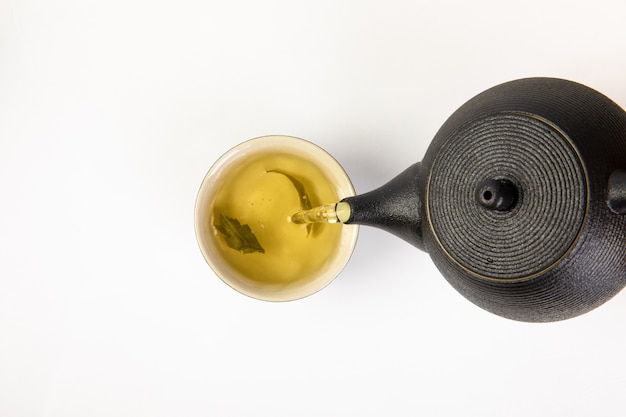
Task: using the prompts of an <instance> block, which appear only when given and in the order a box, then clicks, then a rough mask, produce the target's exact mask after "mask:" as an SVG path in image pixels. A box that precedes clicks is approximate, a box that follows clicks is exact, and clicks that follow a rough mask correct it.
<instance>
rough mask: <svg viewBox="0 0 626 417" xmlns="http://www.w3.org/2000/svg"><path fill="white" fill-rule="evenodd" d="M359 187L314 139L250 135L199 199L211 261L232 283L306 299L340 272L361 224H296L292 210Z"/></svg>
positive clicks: (198, 221) (254, 292)
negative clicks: (252, 137) (292, 217)
mask: <svg viewBox="0 0 626 417" xmlns="http://www.w3.org/2000/svg"><path fill="white" fill-rule="evenodd" d="M354 195H355V192H354V188H353V186H352V183H351V181H350V179H349V177H348V175H347V174H346V172H345V171H344V169H343V168H342V167H341V165H340V164H339V163H338V162H337V161H336V160H335V159H334V158H333V157H332V156H331V155H329V154H328V153H327V152H326V151H324V150H323V149H322V148H320V147H318V146H316V145H314V144H313V143H311V142H308V141H306V140H303V139H299V138H295V137H290V136H263V137H259V138H256V139H251V140H249V141H246V142H243V143H241V144H239V145H237V146H235V147H234V148H232V149H231V150H229V151H228V152H226V153H225V154H224V155H223V156H222V157H220V158H219V160H218V161H217V162H215V164H214V165H213V166H212V167H211V168H210V170H209V171H208V173H207V174H206V176H205V178H204V180H203V182H202V184H201V186H200V189H199V191H198V195H197V199H196V205H195V232H196V238H197V241H198V244H199V246H200V250H201V251H202V254H203V256H204V258H205V260H206V261H207V263H208V264H209V266H210V267H211V269H212V270H213V271H214V272H215V273H216V274H217V275H218V276H219V277H220V278H221V279H222V281H224V282H225V283H226V284H228V285H229V286H231V287H232V288H233V289H235V290H237V291H239V292H241V293H243V294H245V295H248V296H250V297H253V298H256V299H260V300H266V301H288V300H295V299H299V298H302V297H306V296H308V295H311V294H313V293H315V292H317V291H318V290H320V289H322V288H323V287H325V286H326V285H328V284H329V283H330V282H331V281H332V280H333V279H334V278H335V277H336V276H337V275H338V274H339V273H340V272H341V270H342V269H343V268H344V266H345V265H346V263H347V262H348V260H349V258H350V256H351V254H352V252H353V250H354V247H355V244H356V240H357V235H358V226H357V225H351V226H341V225H333V224H295V223H294V222H292V221H291V215H293V214H295V213H296V212H298V211H300V210H304V209H308V208H311V207H315V206H317V205H320V204H326V203H328V202H334V201H339V200H341V199H343V198H346V197H351V196H354Z"/></svg>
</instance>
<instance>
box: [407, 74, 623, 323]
mask: <svg viewBox="0 0 626 417" xmlns="http://www.w3.org/2000/svg"><path fill="white" fill-rule="evenodd" d="M623 169H626V113H625V112H624V111H623V110H622V109H621V108H620V107H619V106H618V105H617V104H615V103H613V102H612V101H611V100H610V99H608V98H607V97H605V96H604V95H602V94H600V93H598V92H596V91H595V90H592V89H590V88H588V87H585V86H583V85H581V84H577V83H574V82H571V81H565V80H561V79H553V78H529V79H522V80H516V81H511V82H509V83H505V84H501V85H499V86H496V87H493V88H491V89H489V90H487V91H485V92H483V93H481V94H479V95H478V96H476V97H474V98H473V99H471V100H470V101H468V102H467V103H466V104H464V105H463V106H462V107H460V108H459V109H458V110H457V111H456V112H455V113H454V114H453V115H452V116H451V117H450V118H449V119H448V120H447V121H446V122H445V124H444V125H443V126H442V127H441V129H440V130H439V132H438V133H437V134H436V136H435V138H434V139H433V141H432V143H431V145H430V146H429V148H428V150H427V152H426V155H425V157H424V159H423V161H422V162H421V175H420V178H419V189H420V191H419V193H420V195H421V196H422V197H421V198H422V199H423V201H422V204H421V205H420V210H421V212H420V215H419V218H420V221H421V236H420V238H421V239H423V246H424V249H425V250H426V251H427V252H428V253H429V254H430V256H431V258H432V259H433V261H434V262H435V264H436V265H437V267H438V268H439V269H440V271H441V272H442V274H443V275H444V277H445V278H446V279H447V280H448V281H449V282H450V284H451V285H452V286H453V287H454V288H456V289H457V290H458V291H459V292H460V293H461V294H462V295H464V296H465V297H466V298H468V299H469V300H470V301H472V302H473V303H475V304H477V305H478V306H480V307H482V308H484V309H486V310H488V311H491V312H493V313H495V314H498V315H500V316H503V317H507V318H510V319H515V320H522V321H531V322H542V321H555V320H563V319H567V318H570V317H574V316H577V315H580V314H583V313H585V312H587V311H589V310H591V309H593V308H595V307H597V306H599V305H601V304H602V303H604V302H605V301H607V300H608V299H610V298H611V297H613V296H614V295H615V294H616V293H618V292H619V291H620V290H621V289H622V288H623V287H624V286H625V285H626V215H624V214H622V213H619V212H617V211H615V210H613V209H611V202H610V201H609V196H610V195H611V194H616V195H619V192H621V191H620V190H618V191H617V192H616V191H615V188H618V187H621V186H622V185H621V184H619V185H614V186H613V188H612V189H611V185H610V179H611V178H612V177H613V178H614V177H615V175H616V174H615V173H618V172H622V170H623ZM494 184H495V185H494ZM500 185H502V187H504V188H502V187H500ZM494 187H495V188H494ZM498 187H500V188H498ZM497 198H500V200H498V201H500V205H499V206H498V205H497V201H496V200H497ZM613 203H614V202H613Z"/></svg>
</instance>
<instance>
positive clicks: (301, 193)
mask: <svg viewBox="0 0 626 417" xmlns="http://www.w3.org/2000/svg"><path fill="white" fill-rule="evenodd" d="M267 172H275V173H277V174H281V175H284V176H285V177H287V178H288V179H289V181H291V183H292V184H293V186H294V187H295V189H296V191H297V192H298V198H300V206H302V210H309V209H310V208H311V207H312V206H311V199H310V198H309V195H308V194H307V192H306V190H305V189H304V185H302V183H301V182H300V181H299V180H298V179H297V178H296V177H294V176H293V175H290V174H287V173H286V172H284V171H280V170H278V169H270V170H269V171H267ZM312 226H313V225H311V224H307V225H306V232H307V236H308V235H309V234H310V233H311V228H312Z"/></svg>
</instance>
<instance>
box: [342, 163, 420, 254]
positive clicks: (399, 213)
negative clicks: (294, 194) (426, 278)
mask: <svg viewBox="0 0 626 417" xmlns="http://www.w3.org/2000/svg"><path fill="white" fill-rule="evenodd" d="M421 177H422V164H421V162H418V163H416V164H413V165H411V166H410V167H409V168H407V169H406V170H404V171H403V172H402V173H400V174H399V175H398V176H396V177H395V178H393V179H392V180H391V181H389V182H388V183H386V184H385V185H383V186H381V187H379V188H377V189H375V190H372V191H370V192H368V193H365V194H360V195H356V196H353V197H348V198H345V199H343V200H342V201H343V202H346V203H348V204H349V205H350V217H349V219H348V220H347V221H345V222H344V223H346V224H359V225H366V226H373V227H377V228H379V229H383V230H386V231H387V232H390V233H392V234H394V235H396V236H398V237H399V238H401V239H403V240H405V241H407V242H408V243H410V244H411V245H413V246H415V247H417V248H418V249H421V250H425V249H424V238H423V234H422V212H423V210H422V206H423V204H424V203H423V201H424V199H423V190H422V188H421V185H420V184H421Z"/></svg>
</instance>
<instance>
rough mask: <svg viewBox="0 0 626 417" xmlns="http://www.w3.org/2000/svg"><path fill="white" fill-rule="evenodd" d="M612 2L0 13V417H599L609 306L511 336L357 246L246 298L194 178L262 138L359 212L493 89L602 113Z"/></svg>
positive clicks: (619, 409)
mask: <svg viewBox="0 0 626 417" xmlns="http://www.w3.org/2000/svg"><path fill="white" fill-rule="evenodd" d="M625 15H626V6H624V2H622V1H620V0H615V1H609V0H606V1H603V0H595V1H577V0H563V1H550V0H530V1H525V2H503V1H495V0H494V1H485V0H477V1H464V0H463V1H460V0H459V1H454V0H449V1H445V0H438V1H436V2H435V1H432V2H426V1H408V0H407V1H399V0H386V1H364V0H360V1H336V0H335V1H331V0H321V1H307V2H303V1H296V0H284V1H282V0H273V1H253V0H232V1H231V0H229V1H226V0H219V1H216V0H176V1H173V0H168V1H159V0H152V1H147V0H146V1H144V0H107V1H96V0H86V1H84V0H74V1H72V0H50V1H44V0H2V2H0V416H1V417H14V416H15V417H21V416H59V417H61V416H63V417H71V416H81V417H82V416H360V417H361V416H383V415H391V416H415V415H424V416H444V415H445V416H452V415H455V416H481V417H483V416H543V415H546V416H547V415H555V416H570V417H571V416H592V415H593V416H623V415H625V413H626V402H625V401H624V393H625V392H626V331H625V329H626V294H620V295H618V296H617V297H615V298H614V299H613V300H612V301H611V302H609V303H607V304H605V305H604V306H603V307H601V308H599V309H597V310H595V311H593V312H591V313H589V314H586V315H584V316H582V317H579V318H576V319H573V320H569V321H566V322H560V323H553V324H525V323H518V322H513V321H509V320H505V319H502V318H499V317H496V316H493V315H491V314H489V313H487V312H484V311H482V310H480V309H479V308H478V307H475V306H474V305H472V304H470V303H469V302H468V301H466V300H465V299H464V298H462V297H461V296H460V295H458V294H457V293H456V292H455V291H454V290H453V289H452V288H451V287H450V286H449V285H448V284H447V282H446V281H445V279H444V278H442V276H441V275H440V274H439V272H438V271H437V270H436V269H435V268H434V266H433V265H432V263H431V261H430V259H429V257H428V255H427V254H424V253H421V252H419V251H418V250H416V249H414V248H413V247H411V246H410V245H409V244H407V243H405V242H403V241H401V240H399V239H397V238H395V237H393V236H391V235H387V234H385V232H382V231H378V230H373V229H368V228H365V227H363V228H361V234H360V236H359V242H358V244H357V247H356V250H355V253H354V255H353V257H352V259H351V261H350V263H349V265H348V266H347V268H346V269H345V270H344V272H343V273H342V274H341V275H340V276H339V277H338V278H337V279H336V280H335V281H334V282H333V283H332V284H331V285H330V286H328V287H327V288H325V289H324V290H322V291H321V292H319V293H317V294H315V295H313V296H311V297H309V298H307V299H304V300H301V301H297V302H290V303H282V304H281V303H279V304H276V303H266V302H260V301H255V300H252V299H249V298H247V297H245V296H242V295H240V294H239V293H237V292H235V291H233V290H231V289H230V288H229V287H227V286H226V285H225V284H223V283H222V282H221V281H220V280H219V279H218V278H217V277H216V276H215V275H214V274H213V273H212V271H211V270H210V268H209V267H208V266H207V264H206V262H205V261H204V259H203V258H202V256H201V254H200V251H199V249H198V247H197V244H196V241H195V236H194V230H193V206H194V201H195V196H196V192H197V189H198V186H199V184H200V182H201V180H202V178H203V176H204V174H205V173H206V171H207V170H208V168H209V167H210V165H211V164H212V163H213V162H214V161H215V160H216V159H217V158H218V157H219V156H220V155H221V154H222V153H224V152H225V151H226V150H228V149H229V148H231V147H232V146H234V145H236V144H238V143H239V142H242V141H244V140H246V139H250V138H253V137H256V136H262V135H266V134H286V135H293V136H299V137H302V138H305V139H308V140H310V141H313V142H315V143H317V144H318V145H320V146H322V147H323V148H325V149H326V150H327V151H328V152H330V153H331V154H332V155H333V156H335V158H336V159H338V160H339V161H340V162H341V163H342V165H343V166H344V168H345V169H346V171H347V172H348V174H349V175H350V177H351V178H352V180H353V182H354V184H355V187H356V189H357V191H358V192H365V191H369V190H370V189H372V188H374V187H376V186H378V185H381V184H382V183H384V182H386V181H387V180H388V179H390V178H392V177H393V176H395V175H396V174H397V173H399V172H400V171H402V170H403V169H404V168H406V167H407V166H409V165H410V164H412V163H413V162H416V161H418V160H420V159H421V158H422V157H423V155H424V152H425V150H426V148H427V146H428V144H429V143H430V140H431V138H432V137H433V136H434V134H435V133H436V131H437V129H438V128H439V126H441V124H442V123H443V122H444V121H445V119H446V118H447V117H448V116H449V115H450V114H451V113H452V112H453V111H454V110H455V109H456V108H457V107H459V106H460V105H461V104H463V103H464V102H465V101H466V100H468V99H469V98H471V97H472V96H474V95H475V94H477V93H479V92H481V91H483V90H484V89H486V88H489V87H491V86H493V85H496V84H499V83H501V82H504V81H508V80H511V79H515V78H521V77H527V76H555V77H562V78H568V79H572V80H576V81H579V82H582V83H585V84H588V85H590V86H592V87H594V88H596V89H598V90H600V91H602V92H604V93H605V94H607V95H608V96H610V97H611V98H613V99H614V100H615V101H617V102H618V103H621V104H622V105H624V104H626V79H625V75H624V74H626V52H625V51H626V24H625V23H624V17H625Z"/></svg>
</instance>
